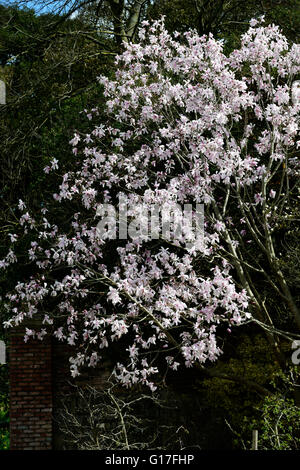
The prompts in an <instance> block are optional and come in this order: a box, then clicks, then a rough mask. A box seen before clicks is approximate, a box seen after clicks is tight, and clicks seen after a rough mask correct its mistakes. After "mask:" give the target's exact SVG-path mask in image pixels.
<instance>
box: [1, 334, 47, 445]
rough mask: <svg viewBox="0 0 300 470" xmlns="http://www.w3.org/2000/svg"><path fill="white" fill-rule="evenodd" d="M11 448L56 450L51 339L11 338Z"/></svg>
mask: <svg viewBox="0 0 300 470" xmlns="http://www.w3.org/2000/svg"><path fill="white" fill-rule="evenodd" d="M9 353H10V354H9V355H10V442H11V444H10V448H11V450H31V449H32V450H50V449H51V448H52V370H51V369H52V368H51V338H48V337H46V338H44V339H43V340H42V341H39V340H29V341H28V343H25V342H24V337H23V334H20V333H17V332H13V333H12V335H11V338H10V351H9Z"/></svg>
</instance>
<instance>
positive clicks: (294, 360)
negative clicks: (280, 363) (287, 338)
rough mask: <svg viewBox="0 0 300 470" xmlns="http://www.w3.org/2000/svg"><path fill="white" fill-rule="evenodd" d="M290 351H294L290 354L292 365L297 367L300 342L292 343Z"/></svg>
mask: <svg viewBox="0 0 300 470" xmlns="http://www.w3.org/2000/svg"><path fill="white" fill-rule="evenodd" d="M292 349H295V351H294V352H293V354H292V363H293V364H295V365H296V366H298V365H299V364H300V340H295V341H293V342H292Z"/></svg>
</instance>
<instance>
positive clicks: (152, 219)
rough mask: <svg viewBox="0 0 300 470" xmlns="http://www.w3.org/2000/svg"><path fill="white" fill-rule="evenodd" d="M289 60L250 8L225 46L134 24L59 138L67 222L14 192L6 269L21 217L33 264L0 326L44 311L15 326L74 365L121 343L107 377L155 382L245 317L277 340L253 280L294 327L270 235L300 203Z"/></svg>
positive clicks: (195, 360) (203, 353)
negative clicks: (68, 155)
mask: <svg viewBox="0 0 300 470" xmlns="http://www.w3.org/2000/svg"><path fill="white" fill-rule="evenodd" d="M261 21H263V19H262V20H261ZM299 72H300V46H299V45H297V44H293V45H292V46H290V45H289V44H288V41H287V39H286V38H285V37H284V36H283V35H282V34H281V32H280V30H279V28H278V27H277V26H267V27H264V26H263V24H262V22H257V21H256V20H252V21H251V23H250V28H249V30H248V31H247V32H246V33H245V34H244V35H243V36H242V38H241V46H240V48H239V49H238V50H234V51H233V52H232V53H231V54H230V55H228V56H226V55H225V54H224V52H223V43H222V41H217V40H216V39H214V38H213V36H212V35H209V36H201V37H200V36H199V35H198V34H197V33H195V32H192V31H189V32H186V33H184V34H179V33H174V35H173V36H171V35H170V34H168V32H167V31H166V29H165V27H164V22H163V20H160V21H156V22H154V23H151V24H149V23H148V22H144V23H143V25H142V27H141V29H140V30H139V42H138V43H137V44H124V52H123V53H122V54H121V55H120V56H118V57H117V58H116V74H115V79H114V80H110V79H108V78H106V77H100V78H99V80H100V82H101V83H102V85H103V87H104V96H105V97H106V108H105V111H102V110H101V115H100V112H99V111H100V110H98V108H96V107H95V108H94V109H92V110H91V111H85V112H86V114H87V119H89V120H90V123H91V131H90V133H89V134H88V135H82V134H80V132H76V133H75V135H74V138H73V139H72V140H71V142H70V143H71V145H72V151H73V155H74V170H73V171H70V172H67V173H66V174H64V175H63V178H62V183H61V185H60V187H59V191H58V192H57V194H54V199H55V200H56V201H57V204H62V205H65V207H66V210H70V207H71V208H72V210H73V213H72V214H71V216H70V224H69V226H67V227H66V225H67V224H66V223H65V224H64V228H62V227H59V226H57V225H56V223H55V214H54V213H50V212H47V208H45V207H44V208H42V210H41V214H39V215H36V214H35V215H33V214H31V213H30V210H29V209H28V208H26V206H25V203H23V202H22V201H20V202H19V210H20V219H19V228H18V231H16V233H10V234H9V236H10V243H11V248H10V250H9V253H8V254H7V256H6V258H5V259H4V260H2V267H4V268H6V267H7V266H9V265H10V264H12V263H18V262H19V260H18V257H17V256H16V247H17V244H18V239H19V238H20V234H21V229H22V230H25V233H31V234H32V235H31V240H32V241H31V246H30V248H29V250H28V257H29V261H30V262H31V263H33V264H34V265H35V266H36V268H35V274H34V275H33V276H32V277H31V278H30V279H28V280H27V281H24V282H19V283H18V284H17V285H16V286H15V290H14V292H11V293H9V294H8V301H7V308H8V309H9V310H10V311H11V312H12V314H13V316H12V317H11V319H10V320H9V321H7V322H6V326H7V327H9V326H12V325H18V324H20V323H22V322H23V321H24V319H26V318H27V317H30V318H31V317H34V316H36V315H42V323H43V326H42V328H39V329H38V330H32V329H29V328H27V329H26V336H25V340H26V341H27V340H28V339H29V338H31V337H35V338H39V339H41V340H42V339H43V337H44V336H45V335H46V334H53V335H54V336H55V337H56V338H58V339H59V340H61V341H64V342H66V343H68V344H70V345H73V346H75V350H76V354H74V356H73V357H71V358H70V362H71V372H72V375H73V376H76V375H77V374H79V373H80V367H81V366H89V367H94V366H96V365H97V364H98V363H99V361H101V356H103V355H104V354H105V351H104V350H105V349H108V352H109V349H110V348H111V347H112V346H113V343H114V342H119V346H120V349H119V351H120V355H119V360H116V365H115V369H114V374H115V376H116V377H117V378H118V380H120V381H121V383H123V384H124V385H126V386H130V385H132V384H134V383H143V384H146V385H148V386H149V387H150V388H151V389H155V387H156V385H155V384H156V382H157V381H158V378H159V377H160V376H161V375H160V372H161V371H162V370H164V367H167V368H170V369H173V370H176V369H178V368H180V367H184V366H185V367H191V366H195V365H197V366H198V367H203V365H204V364H205V363H207V362H210V361H215V360H216V359H217V358H218V357H219V356H220V354H221V349H220V345H219V341H218V338H219V336H222V335H223V337H224V335H227V334H229V333H230V330H231V328H232V327H233V326H234V325H240V324H243V323H244V322H245V321H252V320H251V319H252V318H253V319H255V320H257V321H258V322H260V323H261V324H263V325H265V326H266V327H267V328H268V329H269V333H268V335H269V340H270V342H271V343H272V342H273V345H274V347H276V337H275V335H274V331H273V328H274V325H273V317H272V312H271V311H270V309H269V308H268V303H267V302H266V299H265V298H264V295H263V290H262V289H260V288H259V283H261V285H264V281H266V282H267V285H268V289H269V290H270V295H271V296H278V298H279V299H280V300H281V301H282V302H283V304H286V309H287V310H286V311H287V312H288V313H289V314H291V315H293V319H294V321H295V323H296V324H297V325H298V327H299V326H300V315H299V311H298V309H297V306H296V302H295V300H294V298H293V295H292V292H291V291H290V288H289V285H288V283H287V282H286V280H285V276H284V273H283V272H282V269H281V264H280V253H279V252H278V250H279V249H280V247H279V248H278V246H276V243H275V238H276V237H275V235H276V233H277V231H278V227H279V225H280V223H282V220H285V219H286V220H288V219H289V218H290V217H292V216H293V210H294V208H295V207H296V205H297V204H298V201H299V195H298V193H297V191H298V188H297V180H298V177H299V164H298V161H297V158H296V155H297V148H298V147H299V143H300V140H297V139H298V137H297V132H298V124H299V111H300V103H299V100H298V98H297V90H298V88H297V78H298V76H299ZM103 112H104V113H105V120H103ZM101 116H102V120H101ZM58 164H59V162H58V161H56V160H53V161H52V162H51V165H50V166H49V167H47V168H45V171H46V172H50V171H57V169H58ZM67 208H68V209H67ZM180 208H181V211H180ZM199 214H200V217H198V216H199ZM201 215H202V217H201ZM197 217H198V218H197ZM22 262H23V261H22ZM257 280H258V281H257ZM223 339H224V338H223ZM114 350H115V348H114Z"/></svg>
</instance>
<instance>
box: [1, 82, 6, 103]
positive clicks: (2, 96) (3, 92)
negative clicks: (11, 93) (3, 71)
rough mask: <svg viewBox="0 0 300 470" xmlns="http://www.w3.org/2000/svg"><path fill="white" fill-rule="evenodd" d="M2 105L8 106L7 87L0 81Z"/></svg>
mask: <svg viewBox="0 0 300 470" xmlns="http://www.w3.org/2000/svg"><path fill="white" fill-rule="evenodd" d="M0 104H6V85H5V83H4V82H3V80H0Z"/></svg>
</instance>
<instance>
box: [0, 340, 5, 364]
mask: <svg viewBox="0 0 300 470" xmlns="http://www.w3.org/2000/svg"><path fill="white" fill-rule="evenodd" d="M5 363H6V347H5V343H4V341H1V340H0V364H5Z"/></svg>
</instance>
